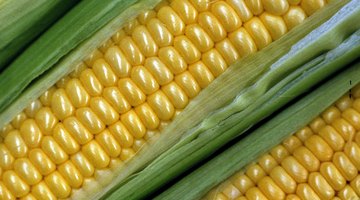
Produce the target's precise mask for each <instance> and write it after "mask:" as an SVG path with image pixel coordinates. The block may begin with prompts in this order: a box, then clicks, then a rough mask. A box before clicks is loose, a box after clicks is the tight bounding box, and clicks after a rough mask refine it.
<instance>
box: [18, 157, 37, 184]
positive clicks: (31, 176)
mask: <svg viewBox="0 0 360 200" xmlns="http://www.w3.org/2000/svg"><path fill="white" fill-rule="evenodd" d="M14 170H15V172H16V173H17V175H19V176H20V177H21V178H22V180H24V181H25V182H26V183H27V184H28V185H35V184H36V183H38V182H40V181H41V180H42V176H41V174H40V172H39V171H38V170H37V169H36V168H35V166H34V165H33V164H31V162H30V160H29V159H27V158H19V159H17V160H16V161H15V162H14Z"/></svg>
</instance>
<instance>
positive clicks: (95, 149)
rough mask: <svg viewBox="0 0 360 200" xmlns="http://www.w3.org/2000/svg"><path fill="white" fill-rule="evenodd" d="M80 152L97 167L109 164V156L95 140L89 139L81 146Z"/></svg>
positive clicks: (101, 167)
mask: <svg viewBox="0 0 360 200" xmlns="http://www.w3.org/2000/svg"><path fill="white" fill-rule="evenodd" d="M81 151H82V153H83V154H84V155H85V157H87V158H88V160H89V161H90V162H91V163H92V164H93V165H94V167H96V168H98V169H103V168H105V167H107V166H108V165H109V162H110V158H109V156H108V155H107V154H106V153H105V151H104V150H103V149H102V148H101V146H100V145H99V143H97V142H96V141H95V140H92V141H90V142H89V143H87V144H85V145H84V146H83V147H82V150H81Z"/></svg>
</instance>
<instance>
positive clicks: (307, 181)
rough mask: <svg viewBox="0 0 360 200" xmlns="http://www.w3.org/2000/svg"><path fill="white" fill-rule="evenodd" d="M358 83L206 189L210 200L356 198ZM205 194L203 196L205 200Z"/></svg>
mask: <svg viewBox="0 0 360 200" xmlns="http://www.w3.org/2000/svg"><path fill="white" fill-rule="evenodd" d="M359 170H360V85H357V86H356V87H355V88H354V89H353V91H352V97H350V96H349V94H346V95H345V96H343V97H342V98H341V99H339V100H338V101H337V102H336V103H335V105H333V106H331V107H329V108H328V109H327V110H325V111H324V112H323V113H322V114H321V116H319V117H317V118H315V119H314V120H313V121H312V122H311V123H310V124H308V125H307V126H305V127H304V128H302V129H301V130H299V131H298V132H296V133H295V134H294V135H292V136H290V137H289V138H287V139H286V140H284V141H283V142H282V143H281V144H279V145H278V146H276V147H274V148H273V149H271V150H270V151H269V152H268V153H266V154H264V155H262V156H261V157H260V158H259V159H258V161H257V162H256V163H253V164H251V165H249V166H248V167H247V168H246V170H245V171H240V172H238V173H236V174H235V175H233V177H231V178H230V179H228V181H226V182H224V183H223V184H222V186H220V187H219V188H216V189H214V190H213V191H212V193H211V194H210V196H211V195H214V196H213V199H218V200H220V199H224V200H225V199H237V200H240V199H241V200H242V199H287V200H290V199H291V200H296V199H302V200H315V199H343V200H348V199H359V198H360V174H359ZM210 196H208V198H210Z"/></svg>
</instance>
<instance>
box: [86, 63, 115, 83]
mask: <svg viewBox="0 0 360 200" xmlns="http://www.w3.org/2000/svg"><path fill="white" fill-rule="evenodd" d="M92 68H93V71H94V73H95V75H96V77H97V78H98V80H99V82H100V83H101V84H102V85H103V86H104V87H110V86H114V85H115V84H116V81H117V77H116V75H115V73H114V72H113V71H112V69H111V68H110V65H109V64H108V63H107V62H106V61H105V60H104V59H98V60H96V61H95V62H94V65H93V67H92Z"/></svg>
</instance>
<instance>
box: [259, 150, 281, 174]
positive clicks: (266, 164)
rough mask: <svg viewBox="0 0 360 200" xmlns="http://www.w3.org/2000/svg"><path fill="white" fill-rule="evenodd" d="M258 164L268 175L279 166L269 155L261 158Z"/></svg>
mask: <svg viewBox="0 0 360 200" xmlns="http://www.w3.org/2000/svg"><path fill="white" fill-rule="evenodd" d="M258 163H259V165H260V166H261V167H262V168H263V169H264V171H265V172H266V173H267V174H269V173H270V172H271V170H272V169H273V168H274V167H276V166H277V165H278V163H277V162H276V160H275V159H274V158H273V157H272V156H270V155H269V154H265V155H263V156H261V157H260V158H259V161H258Z"/></svg>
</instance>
